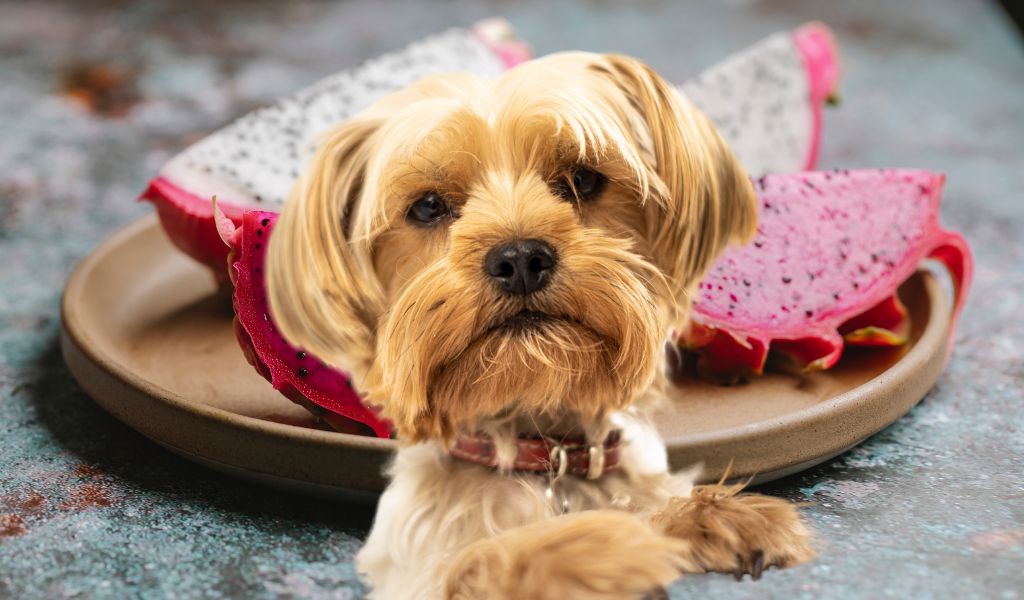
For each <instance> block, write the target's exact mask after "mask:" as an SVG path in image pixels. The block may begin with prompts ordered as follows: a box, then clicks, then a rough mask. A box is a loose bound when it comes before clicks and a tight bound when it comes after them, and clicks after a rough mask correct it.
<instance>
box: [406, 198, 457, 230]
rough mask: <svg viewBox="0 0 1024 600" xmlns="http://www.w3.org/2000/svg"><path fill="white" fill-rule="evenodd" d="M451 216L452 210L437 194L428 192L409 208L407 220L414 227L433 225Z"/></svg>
mask: <svg viewBox="0 0 1024 600" xmlns="http://www.w3.org/2000/svg"><path fill="white" fill-rule="evenodd" d="M450 214H451V208H449V206H448V203H447V202H445V201H444V198H442V197H441V195H440V194H438V193H437V192H427V193H426V194H424V195H423V196H422V197H420V198H419V199H418V200H416V201H415V202H413V203H412V206H410V207H409V212H407V213H406V214H405V218H406V219H407V220H408V221H409V222H410V223H412V224H413V225H419V226H426V225H433V224H434V223H437V222H438V221H440V220H441V219H442V218H443V217H445V216H447V215H450Z"/></svg>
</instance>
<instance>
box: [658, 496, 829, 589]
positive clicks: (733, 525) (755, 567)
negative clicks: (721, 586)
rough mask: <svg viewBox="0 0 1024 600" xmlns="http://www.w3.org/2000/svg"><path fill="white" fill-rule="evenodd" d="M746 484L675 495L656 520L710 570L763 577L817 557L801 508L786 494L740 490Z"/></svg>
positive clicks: (689, 555)
mask: <svg viewBox="0 0 1024 600" xmlns="http://www.w3.org/2000/svg"><path fill="white" fill-rule="evenodd" d="M742 488H743V486H741V485H734V486H726V485H722V484H718V485H706V486H698V487H695V488H694V490H693V492H692V493H691V495H690V497H688V498H672V499H671V500H670V501H669V503H668V505H667V506H666V507H665V509H664V510H662V511H661V512H659V513H657V514H655V515H654V517H653V518H652V523H653V524H654V525H655V526H656V527H658V528H660V529H661V530H662V531H664V532H665V533H666V534H667V535H670V536H672V537H676V538H679V539H682V540H685V541H687V542H689V547H688V549H687V551H686V554H687V555H686V556H685V558H686V559H687V561H688V562H690V563H693V564H696V565H699V566H700V567H701V568H703V569H704V570H706V571H717V572H724V573H732V574H734V575H735V576H736V578H737V579H741V578H742V577H743V574H744V573H750V576H751V578H753V579H759V578H760V577H761V573H762V572H763V571H764V570H765V569H767V568H769V567H779V568H784V567H790V566H794V565H798V564H801V563H804V562H807V561H809V560H810V559H811V558H813V557H814V550H813V548H812V547H811V535H810V532H809V531H808V530H807V527H806V526H805V525H804V523H803V521H802V520H801V519H800V515H799V514H798V513H797V510H796V506H795V505H794V504H793V503H791V502H788V501H786V500H783V499H781V498H772V497H770V496H762V495H760V494H739V492H740V490H741V489H742Z"/></svg>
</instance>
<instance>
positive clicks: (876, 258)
mask: <svg viewBox="0 0 1024 600" xmlns="http://www.w3.org/2000/svg"><path fill="white" fill-rule="evenodd" d="M871 262H873V263H876V262H878V255H877V254H872V255H871Z"/></svg>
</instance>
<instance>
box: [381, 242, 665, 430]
mask: <svg viewBox="0 0 1024 600" xmlns="http://www.w3.org/2000/svg"><path fill="white" fill-rule="evenodd" d="M560 255H561V259H560V263H559V269H560V271H561V272H559V273H558V274H557V275H556V277H555V280H554V281H552V283H551V284H550V285H549V286H548V287H547V288H545V289H544V290H541V291H540V292H537V293H535V294H532V295H530V296H527V297H523V298H509V297H506V296H502V295H500V294H499V293H498V292H497V291H496V290H494V289H493V288H492V286H491V285H490V283H489V282H487V281H486V280H485V279H484V278H483V277H482V276H481V274H480V268H479V266H478V265H479V264H480V263H479V260H475V258H476V257H466V256H463V257H462V259H461V260H458V261H456V260H453V259H452V258H451V257H450V256H449V257H445V258H442V259H441V260H439V261H437V262H436V263H434V264H432V265H430V266H428V267H427V268H425V269H424V270H423V271H421V272H420V273H419V274H418V276H417V277H415V278H414V279H413V280H412V281H410V282H409V283H408V284H407V285H406V286H405V288H404V290H403V291H402V293H400V294H399V295H398V298H397V299H396V301H395V303H394V304H393V306H392V309H391V310H390V312H389V313H388V315H387V316H386V318H385V321H384V323H383V325H382V329H381V332H380V337H379V342H378V343H379V348H378V363H377V364H376V365H375V367H376V369H375V371H376V373H375V375H376V377H375V378H374V380H375V381H374V382H373V384H372V385H371V390H370V401H371V402H375V403H379V404H381V405H383V406H384V407H385V416H387V417H389V418H391V419H392V420H393V421H395V422H396V424H397V425H398V427H399V430H400V431H401V432H402V434H403V436H404V437H405V438H406V439H407V440H410V441H415V440H419V439H427V438H450V437H451V436H452V435H453V434H455V433H458V432H460V431H466V430H472V429H475V428H478V427H481V426H482V425H484V424H485V423H487V422H488V421H491V420H494V419H501V420H505V419H515V418H520V417H528V418H531V419H541V418H545V419H550V418H553V419H561V418H563V417H565V416H566V415H573V416H574V418H578V419H580V420H582V421H583V422H587V421H589V420H592V419H595V418H597V417H598V416H599V415H602V414H604V413H606V412H607V411H610V410H614V409H620V408H623V407H625V406H626V405H628V404H629V403H630V402H632V401H633V400H634V399H635V398H636V397H637V396H638V395H639V394H640V393H641V392H642V391H643V390H645V389H647V388H648V387H649V386H650V384H651V380H652V378H653V377H654V374H655V367H656V365H657V362H658V361H657V358H656V357H657V356H658V352H659V346H660V342H661V338H662V336H663V335H664V333H665V332H664V331H663V329H664V323H665V319H664V315H663V313H664V310H663V309H662V307H659V306H658V305H657V303H656V302H655V298H657V297H664V296H663V295H662V296H659V295H658V294H656V293H655V291H654V289H653V288H655V287H656V286H657V285H660V284H661V283H660V282H661V281H662V279H661V276H660V274H659V273H658V272H657V271H656V270H655V269H654V268H653V267H651V266H650V265H649V264H648V263H647V262H646V261H644V260H642V259H641V258H639V257H638V256H636V255H635V254H633V253H632V252H630V250H629V243H628V242H625V241H621V240H616V239H613V238H609V237H606V236H601V235H598V236H591V237H590V238H586V237H582V238H580V239H577V240H576V241H575V243H572V244H566V245H565V247H563V248H562V249H561V252H560ZM389 399H390V400H389ZM396 399H397V400H398V401H395V400H396Z"/></svg>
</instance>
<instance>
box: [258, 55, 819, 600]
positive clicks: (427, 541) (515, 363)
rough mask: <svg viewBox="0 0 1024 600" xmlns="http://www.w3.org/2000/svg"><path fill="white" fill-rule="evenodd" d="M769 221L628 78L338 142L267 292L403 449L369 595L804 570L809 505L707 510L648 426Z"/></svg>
mask: <svg viewBox="0 0 1024 600" xmlns="http://www.w3.org/2000/svg"><path fill="white" fill-rule="evenodd" d="M756 218H757V211H756V207H755V199H754V192H753V189H752V187H751V184H750V182H749V181H748V179H747V176H746V174H745V173H744V171H743V169H742V167H740V166H739V165H738V164H737V163H736V160H735V159H734V157H733V155H732V154H731V152H730V151H729V149H728V148H727V147H726V146H725V145H724V143H723V142H722V139H721V138H720V137H719V135H718V133H717V132H716V131H715V129H714V128H713V126H712V125H711V124H710V123H709V122H708V120H707V119H706V118H705V117H704V116H703V115H702V114H700V113H699V112H698V111H697V110H695V109H694V108H693V107H691V106H690V105H689V104H688V103H687V102H686V101H685V99H683V98H681V97H679V96H678V95H677V93H676V92H675V91H674V90H673V89H672V88H671V87H669V86H668V85H667V84H666V83H665V82H664V81H663V80H662V79H661V78H660V77H659V76H658V75H656V74H655V73H654V72H652V71H651V69H650V68H648V67H647V66H645V65H643V64H642V63H640V62H638V61H636V60H633V59H630V58H626V57H622V56H613V55H595V54H586V53H565V54H556V55H552V56H549V57H547V58H543V59H539V60H535V61H532V62H529V63H526V64H524V65H522V66H520V67H517V68H515V69H513V70H511V71H509V72H508V73H507V74H505V75H503V76H502V77H500V78H498V79H496V80H490V79H484V78H479V77H475V76H472V75H468V74H452V75H444V76H437V77H432V78H428V79H425V80H423V81H421V82H419V83H417V84H415V85H413V86H411V87H410V88H408V89H406V90H404V91H401V92H399V93H396V94H393V95H391V96H388V97H386V98H384V99H383V100H381V101H380V102H378V103H377V104H375V105H374V106H372V107H371V108H369V109H368V110H366V111H364V112H363V113H361V114H360V115H358V116H357V117H356V118H354V119H353V120H351V121H350V122H347V123H345V124H343V125H340V126H338V127H337V128H336V129H335V130H333V132H332V133H330V134H329V135H328V137H327V138H325V140H324V141H323V143H322V145H321V147H320V148H319V150H318V151H317V153H316V156H315V158H314V160H313V163H312V165H311V167H310V168H309V170H308V172H307V173H306V174H305V175H304V176H303V178H302V180H301V181H300V182H299V183H298V184H297V186H296V189H295V191H294V192H293V195H292V197H291V199H290V201H289V202H288V204H287V206H286V208H285V210H284V213H283V214H282V216H281V218H280V220H279V221H278V224H277V226H276V229H275V233H274V236H273V238H272V243H271V247H270V254H269V259H268V260H269V262H268V276H269V278H268V281H269V292H270V298H271V304H272V307H273V311H274V315H275V317H276V319H277V322H278V324H279V325H280V328H281V330H282V331H283V333H284V334H285V336H286V337H287V338H288V339H290V340H291V341H293V342H294V343H296V344H297V345H299V346H302V347H304V348H306V349H308V350H310V351H312V352H315V353H316V354H318V355H319V356H320V357H322V358H324V359H326V360H327V361H329V362H330V363H332V364H335V365H337V366H339V367H340V368H343V369H345V370H346V371H348V372H349V373H351V374H352V376H353V379H354V383H355V385H356V386H357V387H358V389H360V390H364V391H365V392H366V398H367V401H368V402H370V403H372V404H375V405H378V406H380V407H382V410H383V414H384V415H385V416H387V417H388V418H390V419H391V420H392V421H393V423H394V424H395V426H396V428H397V430H398V434H399V440H400V442H401V448H400V449H399V451H398V455H397V457H396V459H395V462H394V464H393V466H392V467H391V469H390V476H391V485H390V487H389V488H388V489H387V491H386V492H385V493H384V495H383V497H382V498H381V501H380V506H379V508H378V511H377V518H376V522H375V523H374V526H373V530H372V532H371V533H370V537H369V539H368V540H367V542H366V545H365V547H364V548H363V550H362V551H361V552H360V554H359V557H358V567H359V570H360V572H361V573H362V574H363V575H364V576H365V578H366V581H367V582H368V583H369V584H370V585H371V586H372V587H373V590H374V592H373V593H374V596H375V597H377V598H383V599H387V600H395V599H401V598H500V599H513V598H515V599H519V598H528V599H533V598H574V599H581V598H583V599H585V598H641V597H644V596H646V595H648V594H650V593H657V592H658V590H660V589H661V588H662V586H665V585H667V584H668V583H669V582H671V581H672V580H673V579H675V578H676V577H678V576H679V575H680V574H681V573H684V572H685V573H701V572H705V571H725V572H733V573H738V574H741V573H744V572H749V573H751V574H752V575H753V576H754V577H757V576H759V575H760V573H761V571H762V570H763V569H764V568H766V567H768V566H773V565H774V566H780V567H781V566H788V565H793V564H798V563H800V562H804V561H806V560H808V559H809V558H810V557H811V556H812V550H811V547H810V544H809V536H808V532H807V530H806V529H805V527H804V526H803V524H802V523H801V521H800V518H799V516H798V514H797V512H796V510H795V509H794V507H793V505H791V504H789V503H787V502H785V501H783V500H779V499H773V498H768V497H764V496H758V495H738V494H737V493H738V492H739V487H740V486H735V487H728V486H723V485H718V486H704V487H696V488H694V487H693V486H692V481H693V476H694V473H684V474H671V473H669V471H668V465H667V460H666V453H665V446H664V443H663V442H662V440H661V438H660V437H659V435H658V433H657V432H656V431H655V429H654V428H653V427H652V426H651V424H650V423H649V422H648V420H647V419H646V418H645V415H646V414H647V413H649V411H650V409H651V408H652V407H653V406H655V405H656V404H657V403H658V402H659V401H660V400H662V398H663V397H664V394H663V391H664V386H665V385H666V378H665V375H664V373H663V371H662V368H661V367H662V365H663V364H664V360H665V358H664V354H663V352H664V350H663V344H664V343H665V341H666V340H667V339H668V336H669V334H670V331H671V330H672V329H673V328H679V327H681V326H682V325H683V324H684V323H685V322H686V319H687V315H688V309H689V297H690V290H691V288H692V287H693V286H694V285H695V284H696V283H697V282H698V280H699V279H700V278H701V276H702V274H703V273H704V271H705V269H706V268H707V267H708V266H709V264H710V262H711V261H712V260H713V259H714V258H715V257H716V256H717V255H718V254H719V252H720V251H721V250H722V249H723V247H724V246H725V245H726V244H727V243H729V242H730V241H743V240H747V239H748V238H749V237H750V236H752V235H753V233H754V231H755V227H756ZM338 468H344V466H343V465H338Z"/></svg>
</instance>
